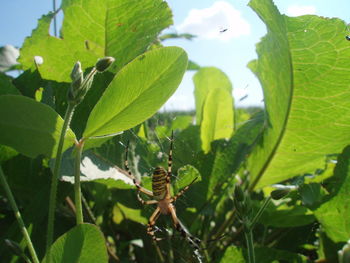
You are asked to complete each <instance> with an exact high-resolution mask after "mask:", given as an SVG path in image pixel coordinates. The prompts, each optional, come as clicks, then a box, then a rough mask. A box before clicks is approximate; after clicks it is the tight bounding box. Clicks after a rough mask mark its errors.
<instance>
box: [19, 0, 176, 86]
mask: <svg viewBox="0 0 350 263" xmlns="http://www.w3.org/2000/svg"><path fill="white" fill-rule="evenodd" d="M62 10H63V13H64V21H63V25H62V30H61V38H56V37H53V36H50V35H49V28H50V23H51V20H52V18H53V15H52V14H50V15H46V16H43V17H42V18H41V19H40V20H39V24H38V27H37V28H36V29H35V30H34V31H33V33H32V36H31V37H29V38H27V39H26V40H25V42H24V45H23V47H22V49H21V57H20V62H21V63H22V64H23V66H24V68H25V69H27V68H30V67H31V66H32V65H33V63H34V56H41V57H42V58H43V64H42V65H40V66H39V71H40V74H41V76H42V77H43V78H44V79H51V80H56V81H61V82H63V81H65V82H69V81H70V79H69V73H70V71H71V69H72V67H73V65H74V63H75V62H76V61H78V60H79V61H80V62H81V63H82V65H83V67H84V68H87V67H91V66H93V65H94V64H95V63H96V60H97V59H98V58H100V57H104V56H112V57H114V58H116V62H115V63H114V69H113V71H114V72H116V71H117V70H119V69H120V68H121V67H123V66H124V65H125V64H126V63H128V62H129V61H131V60H132V59H133V58H135V57H136V56H138V55H139V54H141V53H143V52H145V51H146V49H147V47H148V46H149V45H150V44H151V43H152V42H153V41H154V40H155V39H156V37H157V35H158V34H159V33H160V32H161V31H162V30H163V29H165V28H166V27H168V26H169V25H171V24H172V18H171V11H170V9H169V7H168V5H167V3H166V2H164V1H162V0H143V1H138V0H132V1H130V0H116V1H109V0H81V1H78V0H63V1H62Z"/></svg>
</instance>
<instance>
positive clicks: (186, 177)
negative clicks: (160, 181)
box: [174, 165, 202, 192]
mask: <svg viewBox="0 0 350 263" xmlns="http://www.w3.org/2000/svg"><path fill="white" fill-rule="evenodd" d="M194 179H196V181H195V182H196V183H197V182H200V181H201V180H202V178H201V175H200V173H199V172H198V170H197V169H196V168H195V167H193V166H192V165H185V166H183V167H181V168H180V169H179V170H177V178H176V181H175V183H174V186H175V187H176V192H179V191H180V190H182V189H183V188H185V187H186V186H188V185H189V184H190V183H192V182H193V180H194Z"/></svg>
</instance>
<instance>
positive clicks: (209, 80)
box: [193, 67, 232, 124]
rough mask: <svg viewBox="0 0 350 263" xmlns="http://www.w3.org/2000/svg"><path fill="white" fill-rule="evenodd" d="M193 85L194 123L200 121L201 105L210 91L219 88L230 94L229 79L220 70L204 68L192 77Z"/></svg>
mask: <svg viewBox="0 0 350 263" xmlns="http://www.w3.org/2000/svg"><path fill="white" fill-rule="evenodd" d="M193 82H194V85H195V89H194V96H195V101H196V123H197V124H200V123H201V121H202V114H203V113H202V111H203V105H204V101H205V99H206V97H207V96H208V93H209V91H210V90H212V89H215V88H220V89H224V90H227V91H228V92H229V93H230V94H231V93H232V85H231V82H230V80H229V78H228V77H227V76H226V74H225V73H223V72H222V71H221V70H220V69H218V68H215V67H204V68H200V70H199V71H198V72H197V73H196V74H195V75H194V76H193Z"/></svg>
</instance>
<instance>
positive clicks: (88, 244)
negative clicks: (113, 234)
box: [43, 224, 108, 263]
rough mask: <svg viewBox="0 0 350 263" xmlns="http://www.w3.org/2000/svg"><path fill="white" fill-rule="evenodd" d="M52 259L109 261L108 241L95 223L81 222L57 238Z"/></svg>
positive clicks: (54, 261)
mask: <svg viewBox="0 0 350 263" xmlns="http://www.w3.org/2000/svg"><path fill="white" fill-rule="evenodd" d="M51 259H52V260H51V261H50V262H52V263H76V262H81V263H90V262H91V263H107V262H108V256H107V248H106V241H105V239H104V237H103V234H102V233H101V231H100V230H99V229H98V228H97V227H96V226H95V225H91V224H80V225H78V226H76V227H74V228H73V229H71V230H70V231H68V232H67V233H65V234H63V235H62V236H61V237H59V238H58V239H57V240H56V242H55V243H54V244H53V245H52V247H51ZM45 262H48V260H47V256H46V257H45V258H44V260H43V263H45Z"/></svg>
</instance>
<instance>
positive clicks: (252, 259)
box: [244, 229, 255, 263]
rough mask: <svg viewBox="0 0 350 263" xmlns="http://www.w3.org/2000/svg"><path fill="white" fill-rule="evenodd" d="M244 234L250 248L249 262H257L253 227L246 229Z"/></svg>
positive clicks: (248, 248)
mask: <svg viewBox="0 0 350 263" xmlns="http://www.w3.org/2000/svg"><path fill="white" fill-rule="evenodd" d="M244 236H245V240H246V244H247V250H248V263H255V253H254V243H253V231H252V229H246V230H245V231H244Z"/></svg>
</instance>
